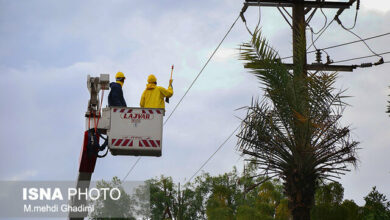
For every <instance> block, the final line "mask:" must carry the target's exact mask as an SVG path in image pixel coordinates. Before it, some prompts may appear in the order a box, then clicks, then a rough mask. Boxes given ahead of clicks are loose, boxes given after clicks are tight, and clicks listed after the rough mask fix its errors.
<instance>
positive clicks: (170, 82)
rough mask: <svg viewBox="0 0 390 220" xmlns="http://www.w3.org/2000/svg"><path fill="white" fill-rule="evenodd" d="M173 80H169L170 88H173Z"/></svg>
mask: <svg viewBox="0 0 390 220" xmlns="http://www.w3.org/2000/svg"><path fill="white" fill-rule="evenodd" d="M172 83H173V79H170V80H169V86H170V87H172Z"/></svg>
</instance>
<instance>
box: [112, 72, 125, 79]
mask: <svg viewBox="0 0 390 220" xmlns="http://www.w3.org/2000/svg"><path fill="white" fill-rule="evenodd" d="M118 78H123V79H126V77H125V74H123V73H122V72H117V73H116V75H115V79H118Z"/></svg>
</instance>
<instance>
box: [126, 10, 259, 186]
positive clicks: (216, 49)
mask: <svg viewBox="0 0 390 220" xmlns="http://www.w3.org/2000/svg"><path fill="white" fill-rule="evenodd" d="M239 18H240V15H238V17H237V18H236V20H235V21H234V22H233V24H232V25H231V26H230V28H229V30H228V31H227V32H226V34H225V36H224V37H223V38H222V40H221V42H219V44H218V46H217V47H216V48H215V50H214V52H213V53H212V54H211V56H210V57H209V59H208V60H207V62H206V63H205V64H204V65H203V67H202V69H201V70H200V71H199V73H198V75H197V76H196V77H195V79H194V80H193V81H192V83H191V85H190V87H189V88H188V89H187V91H186V92H185V93H184V95H183V96H182V97H181V99H180V100H179V102H178V103H177V104H176V106H175V108H174V109H173V110H172V112H171V114H169V116H168V118H167V119H166V120H165V122H164V125H165V124H166V123H167V122H168V120H169V119H170V118H171V116H172V115H173V113H174V112H175V111H176V109H177V107H178V106H179V104H180V103H181V102H182V101H183V99H184V97H185V96H186V95H187V93H188V92H189V91H190V89H191V88H192V86H193V85H194V84H195V82H196V80H197V79H198V78H199V76H200V74H202V72H203V70H204V69H205V68H206V66H207V64H209V62H210V60H211V59H212V58H213V56H214V55H215V53H216V52H217V51H218V49H219V47H220V46H221V44H222V43H223V41H224V40H225V39H226V37H227V36H228V34H229V33H230V31H231V30H232V29H233V27H234V25H235V24H236V23H237V20H238V19H239ZM259 19H260V18H259ZM140 160H141V157H139V158H138V159H137V161H135V163H134V164H133V166H132V167H131V168H130V170H129V171H128V172H127V174H126V176H125V177H124V178H123V181H124V180H125V179H126V178H127V177H128V176H129V174H130V173H131V171H133V169H134V168H135V166H136V165H137V164H138V162H139V161H140Z"/></svg>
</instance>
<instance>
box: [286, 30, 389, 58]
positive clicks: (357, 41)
mask: <svg viewBox="0 0 390 220" xmlns="http://www.w3.org/2000/svg"><path fill="white" fill-rule="evenodd" d="M386 35H390V32H387V33H384V34H379V35H376V36H372V37H368V38H365V39H360V40H355V41H350V42H347V43H342V44H337V45H334V46H329V47H324V48H321V50H327V49H333V48H337V47H341V46H345V45H349V44H354V43H359V42H361V41H363V40H372V39H375V38H379V37H383V36H386ZM314 52H316V51H315V50H312V51H309V52H307V54H309V53H314ZM292 57H293V56H288V57H283V58H281V59H282V60H283V59H288V58H292Z"/></svg>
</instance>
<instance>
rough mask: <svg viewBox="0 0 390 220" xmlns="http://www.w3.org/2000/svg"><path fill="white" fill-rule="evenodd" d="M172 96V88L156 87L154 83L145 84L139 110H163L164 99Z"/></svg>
mask: <svg viewBox="0 0 390 220" xmlns="http://www.w3.org/2000/svg"><path fill="white" fill-rule="evenodd" d="M172 95H173V88H172V86H171V85H170V86H169V87H168V89H165V88H164V87H161V86H157V85H156V84H154V83H148V84H146V89H145V91H144V92H143V93H142V96H141V101H140V103H139V105H140V106H141V108H164V109H165V103H164V98H165V97H168V98H169V97H171V96H172Z"/></svg>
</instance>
